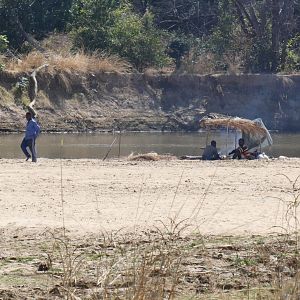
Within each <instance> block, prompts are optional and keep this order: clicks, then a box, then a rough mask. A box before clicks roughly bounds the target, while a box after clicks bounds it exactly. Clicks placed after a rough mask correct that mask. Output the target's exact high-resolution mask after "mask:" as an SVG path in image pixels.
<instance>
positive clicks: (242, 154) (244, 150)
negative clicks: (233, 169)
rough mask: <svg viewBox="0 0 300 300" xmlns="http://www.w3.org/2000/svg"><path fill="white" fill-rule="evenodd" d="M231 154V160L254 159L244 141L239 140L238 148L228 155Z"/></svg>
mask: <svg viewBox="0 0 300 300" xmlns="http://www.w3.org/2000/svg"><path fill="white" fill-rule="evenodd" d="M231 154H233V157H232V158H233V159H254V158H255V157H254V155H253V154H252V153H251V152H250V151H249V150H248V147H247V146H246V145H245V140H244V139H239V147H238V148H236V149H234V150H232V151H231V152H230V153H228V155H231Z"/></svg>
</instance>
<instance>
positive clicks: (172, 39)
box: [0, 0, 300, 73]
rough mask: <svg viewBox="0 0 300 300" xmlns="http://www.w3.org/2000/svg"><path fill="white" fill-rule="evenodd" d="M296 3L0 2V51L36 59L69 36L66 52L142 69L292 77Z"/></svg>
mask: <svg viewBox="0 0 300 300" xmlns="http://www.w3.org/2000/svg"><path fill="white" fill-rule="evenodd" d="M299 17H300V0H175V1H174V0H47V1H46V0H39V1H37V0H0V51H2V52H3V51H5V50H6V49H7V48H9V49H10V50H13V51H14V52H19V53H22V52H26V51H29V50H30V49H33V48H35V49H37V50H38V51H43V50H44V49H43V47H42V46H41V44H40V41H41V40H42V39H43V38H45V37H47V36H49V35H51V34H52V33H55V32H63V33H64V34H66V35H69V37H70V39H71V40H72V43H73V48H72V49H73V51H76V49H79V50H80V51H86V52H93V51H97V52H100V53H101V52H105V53H109V54H114V55H118V56H120V57H122V58H123V59H126V60H127V61H128V62H130V63H131V64H132V65H133V66H134V67H135V68H137V69H138V70H140V71H142V70H143V69H145V68H147V67H162V66H170V65H172V64H173V65H174V66H175V68H176V70H177V71H185V68H186V67H187V66H192V67H193V68H190V69H192V70H194V71H195V72H203V70H204V69H205V68H204V64H207V57H210V61H211V64H210V66H211V68H212V71H228V70H229V71H230V70H231V71H234V70H235V71H241V72H273V73H275V72H280V71H288V72H292V71H298V70H299V69H300V65H299V63H300V50H299V45H300V34H299V25H300V24H299Z"/></svg>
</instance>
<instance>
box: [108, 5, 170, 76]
mask: <svg viewBox="0 0 300 300" xmlns="http://www.w3.org/2000/svg"><path fill="white" fill-rule="evenodd" d="M113 15H114V25H113V26H112V27H111V28H110V30H109V34H110V45H111V51H112V52H114V53H116V54H118V55H120V56H121V57H124V58H126V59H128V60H129V62H131V63H132V64H133V65H134V66H135V67H136V68H137V69H138V70H140V71H142V70H143V69H144V68H146V67H148V66H158V67H161V66H163V65H165V64H166V63H167V62H168V57H167V55H166V53H165V50H166V44H165V45H164V44H163V43H162V37H163V35H166V34H164V33H163V32H162V31H160V30H158V29H157V28H155V26H154V23H153V15H152V14H151V13H150V12H149V11H146V13H145V14H144V16H142V17H141V16H139V15H138V14H136V13H134V12H133V11H132V8H131V6H129V5H123V6H121V7H120V8H118V9H116V10H115V11H114V14H113Z"/></svg>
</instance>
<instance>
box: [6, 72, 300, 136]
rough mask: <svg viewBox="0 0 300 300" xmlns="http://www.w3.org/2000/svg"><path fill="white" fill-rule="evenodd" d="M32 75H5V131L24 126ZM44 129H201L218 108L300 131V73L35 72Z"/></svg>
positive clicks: (235, 114) (281, 127) (38, 106)
mask: <svg viewBox="0 0 300 300" xmlns="http://www.w3.org/2000/svg"><path fill="white" fill-rule="evenodd" d="M26 78H28V75H27V74H9V73H1V74H0V130H1V131H18V130H21V129H22V128H23V127H24V120H23V115H24V110H23V104H24V103H26V101H28V99H27V87H26V84H27V81H26ZM37 79H38V83H39V92H38V99H37V105H36V108H37V111H38V113H39V121H40V123H41V124H42V127H43V130H45V131H86V130H88V131H89V130H113V129H118V128H121V129H122V130H197V129H198V121H199V119H200V118H201V117H202V116H203V115H204V114H206V113H210V112H216V113H222V114H228V115H233V116H240V117H246V118H251V119H252V118H256V117H261V118H263V120H264V122H265V123H266V125H267V126H268V127H269V128H270V129H279V130H283V131H299V130H300V122H299V119H300V99H299V97H300V75H290V76H284V75H205V76H200V75H155V76H154V75H147V74H137V73H134V74H117V73H98V74H79V73H77V74H74V73H72V74H71V73H61V72H60V73H55V74H49V73H47V72H46V71H45V72H41V73H39V74H38V76H37Z"/></svg>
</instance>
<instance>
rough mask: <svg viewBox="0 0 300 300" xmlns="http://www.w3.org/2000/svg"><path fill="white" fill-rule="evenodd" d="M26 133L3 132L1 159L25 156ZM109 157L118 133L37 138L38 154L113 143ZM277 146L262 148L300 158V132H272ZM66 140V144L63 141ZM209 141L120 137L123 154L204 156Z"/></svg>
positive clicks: (104, 148)
mask: <svg viewBox="0 0 300 300" xmlns="http://www.w3.org/2000/svg"><path fill="white" fill-rule="evenodd" d="M22 138H23V135H21V134H5V135H0V158H23V154H22V152H21V149H20V146H19V145H20V143H21V141H22ZM115 138H117V139H116V141H115V144H114V145H113V146H112V148H111V151H110V153H109V155H108V157H118V155H119V135H118V134H116V135H113V134H111V133H98V134H69V133H68V134H41V135H40V137H39V138H38V140H37V149H38V156H39V157H46V158H60V157H62V158H103V157H104V156H105V155H106V153H107V152H108V149H109V148H110V145H111V144H112V142H113V141H114V140H115ZM272 138H273V141H274V145H273V146H272V147H270V148H267V149H263V151H264V152H266V153H267V154H269V155H272V156H275V157H277V156H280V155H284V156H289V157H300V134H277V133H276V134H272ZM211 139H215V140H216V141H217V147H218V149H219V150H220V151H221V152H222V153H224V154H225V153H226V134H225V133H222V132H221V133H220V132H219V133H213V134H211V135H210V136H209V141H210V140H211ZM62 140H63V146H61V141H62ZM205 144H206V133H205V132H199V133H157V132H156V133H149V132H148V133H123V134H122V136H121V144H120V152H121V156H128V155H129V154H130V153H136V154H137V153H147V152H151V151H154V152H157V153H159V154H166V153H171V154H174V155H177V156H180V155H201V154H202V149H203V147H204V146H205ZM233 147H234V136H233V135H232V136H230V137H229V138H228V140H227V151H230V150H232V148H233Z"/></svg>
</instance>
